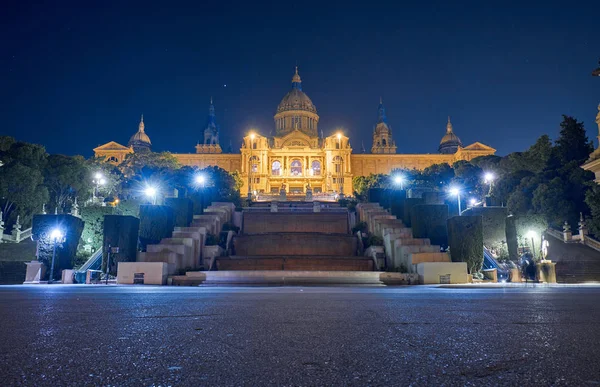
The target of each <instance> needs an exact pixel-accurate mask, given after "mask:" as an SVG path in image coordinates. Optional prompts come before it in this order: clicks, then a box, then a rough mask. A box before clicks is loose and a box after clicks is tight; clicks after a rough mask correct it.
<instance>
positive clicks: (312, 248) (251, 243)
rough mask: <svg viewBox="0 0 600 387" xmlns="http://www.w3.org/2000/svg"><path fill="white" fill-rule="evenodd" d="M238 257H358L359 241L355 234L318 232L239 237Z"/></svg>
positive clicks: (234, 243) (235, 242)
mask: <svg viewBox="0 0 600 387" xmlns="http://www.w3.org/2000/svg"><path fill="white" fill-rule="evenodd" d="M233 246H234V251H235V255H255V256H262V255H268V256H289V255H321V256H338V257H339V256H342V257H343V256H354V255H356V252H357V238H356V237H354V236H352V235H347V234H346V235H342V234H339V235H336V234H318V233H277V234H264V235H237V236H235V237H234V239H233Z"/></svg>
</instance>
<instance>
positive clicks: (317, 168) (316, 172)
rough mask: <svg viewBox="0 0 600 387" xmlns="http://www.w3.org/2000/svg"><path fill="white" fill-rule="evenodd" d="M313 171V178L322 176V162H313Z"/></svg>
mask: <svg viewBox="0 0 600 387" xmlns="http://www.w3.org/2000/svg"><path fill="white" fill-rule="evenodd" d="M311 170H312V174H313V176H321V162H320V161H317V160H315V161H313V162H312V164H311Z"/></svg>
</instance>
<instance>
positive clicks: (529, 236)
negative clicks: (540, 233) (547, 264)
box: [527, 230, 536, 260]
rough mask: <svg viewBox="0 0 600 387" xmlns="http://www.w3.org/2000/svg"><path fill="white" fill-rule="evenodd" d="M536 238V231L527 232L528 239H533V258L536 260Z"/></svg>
mask: <svg viewBox="0 0 600 387" xmlns="http://www.w3.org/2000/svg"><path fill="white" fill-rule="evenodd" d="M535 237H536V234H535V231H533V230H529V231H528V232H527V238H530V239H531V255H532V256H533V259H534V260H535V243H534V239H535Z"/></svg>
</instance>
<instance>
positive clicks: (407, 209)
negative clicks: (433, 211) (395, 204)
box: [402, 198, 425, 227]
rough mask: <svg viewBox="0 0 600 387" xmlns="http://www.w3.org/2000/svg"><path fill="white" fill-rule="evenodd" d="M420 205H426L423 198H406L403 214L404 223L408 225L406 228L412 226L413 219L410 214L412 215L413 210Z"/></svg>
mask: <svg viewBox="0 0 600 387" xmlns="http://www.w3.org/2000/svg"><path fill="white" fill-rule="evenodd" d="M419 204H425V201H423V199H421V198H406V199H404V206H403V207H404V208H403V209H404V211H403V213H402V222H403V223H404V225H406V227H410V226H411V218H410V214H411V209H412V208H413V207H414V206H417V205H419Z"/></svg>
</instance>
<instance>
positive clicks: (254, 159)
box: [250, 156, 260, 173]
mask: <svg viewBox="0 0 600 387" xmlns="http://www.w3.org/2000/svg"><path fill="white" fill-rule="evenodd" d="M258 164H260V159H259V158H258V157H257V156H252V157H251V158H250V165H252V173H257V172H258Z"/></svg>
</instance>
